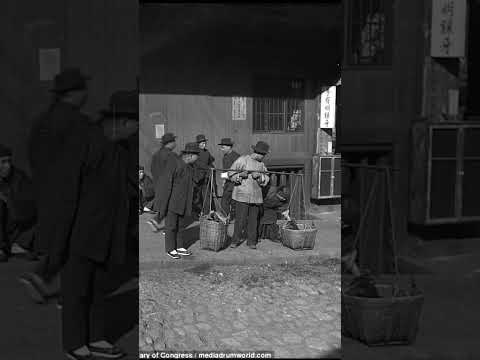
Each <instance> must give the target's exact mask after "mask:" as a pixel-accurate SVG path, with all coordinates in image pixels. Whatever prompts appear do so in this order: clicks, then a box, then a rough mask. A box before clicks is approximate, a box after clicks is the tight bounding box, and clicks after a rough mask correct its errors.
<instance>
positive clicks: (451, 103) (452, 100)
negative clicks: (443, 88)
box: [448, 89, 459, 116]
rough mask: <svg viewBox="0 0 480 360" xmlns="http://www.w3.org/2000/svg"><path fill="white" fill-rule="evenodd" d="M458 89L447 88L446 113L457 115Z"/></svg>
mask: <svg viewBox="0 0 480 360" xmlns="http://www.w3.org/2000/svg"><path fill="white" fill-rule="evenodd" d="M458 97H459V92H458V89H449V90H448V115H451V116H457V115H458Z"/></svg>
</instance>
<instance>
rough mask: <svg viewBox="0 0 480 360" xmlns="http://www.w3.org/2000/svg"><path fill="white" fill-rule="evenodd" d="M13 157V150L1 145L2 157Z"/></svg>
mask: <svg viewBox="0 0 480 360" xmlns="http://www.w3.org/2000/svg"><path fill="white" fill-rule="evenodd" d="M7 156H12V149H10V148H9V147H8V146H5V145H3V144H0V157H7Z"/></svg>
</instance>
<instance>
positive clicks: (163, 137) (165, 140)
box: [161, 133, 177, 145]
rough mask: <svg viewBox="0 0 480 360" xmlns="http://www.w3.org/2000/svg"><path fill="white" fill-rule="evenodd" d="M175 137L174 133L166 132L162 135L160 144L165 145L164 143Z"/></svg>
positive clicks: (173, 139) (171, 140)
mask: <svg viewBox="0 0 480 360" xmlns="http://www.w3.org/2000/svg"><path fill="white" fill-rule="evenodd" d="M176 138H177V137H176V136H175V135H173V134H172V133H166V134H164V135H163V136H162V139H161V141H162V144H163V145H165V144H168V143H171V142H174V141H175V139H176Z"/></svg>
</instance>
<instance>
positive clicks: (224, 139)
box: [218, 138, 233, 146]
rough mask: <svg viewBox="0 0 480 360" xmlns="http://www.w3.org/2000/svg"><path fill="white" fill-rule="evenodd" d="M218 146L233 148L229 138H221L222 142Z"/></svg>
mask: <svg viewBox="0 0 480 360" xmlns="http://www.w3.org/2000/svg"><path fill="white" fill-rule="evenodd" d="M218 145H227V146H233V141H232V139H231V138H223V139H222V141H220V144H218Z"/></svg>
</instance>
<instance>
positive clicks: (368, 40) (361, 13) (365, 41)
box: [348, 0, 392, 65]
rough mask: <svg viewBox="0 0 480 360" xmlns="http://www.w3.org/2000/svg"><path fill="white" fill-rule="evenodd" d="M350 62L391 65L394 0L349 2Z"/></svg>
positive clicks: (354, 0)
mask: <svg viewBox="0 0 480 360" xmlns="http://www.w3.org/2000/svg"><path fill="white" fill-rule="evenodd" d="M348 26H349V28H348V55H349V56H348V61H349V64H350V65H390V64H391V61H392V59H391V53H392V51H391V47H392V0H350V1H349V3H348Z"/></svg>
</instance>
